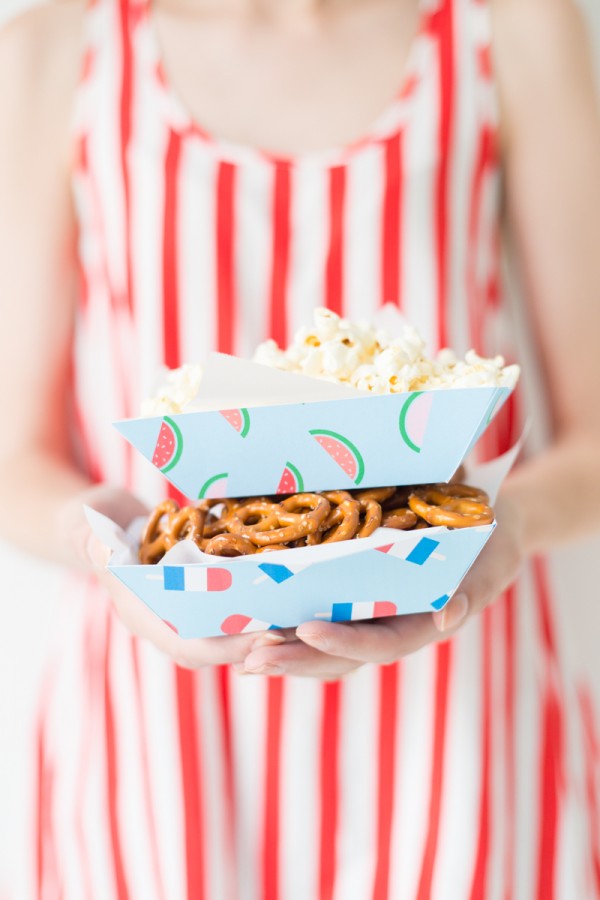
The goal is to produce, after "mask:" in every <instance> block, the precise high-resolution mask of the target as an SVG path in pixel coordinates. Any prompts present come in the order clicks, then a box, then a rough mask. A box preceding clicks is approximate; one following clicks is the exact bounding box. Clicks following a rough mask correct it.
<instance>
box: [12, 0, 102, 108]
mask: <svg viewBox="0 0 600 900" xmlns="http://www.w3.org/2000/svg"><path fill="white" fill-rule="evenodd" d="M84 15H85V2H84V0H50V2H45V3H42V4H40V5H37V6H34V7H32V8H30V9H27V10H25V11H23V12H22V13H20V14H18V15H16V16H14V17H13V18H11V19H9V20H8V22H6V23H5V24H4V25H2V27H0V84H2V85H3V91H2V92H4V88H5V86H6V87H8V88H9V89H10V90H11V92H13V93H16V92H18V93H20V94H22V95H23V94H26V93H27V92H29V91H35V92H36V93H43V94H44V95H45V96H47V93H48V92H51V91H53V90H64V89H68V87H69V85H72V84H74V83H75V82H76V78H77V71H78V65H79V60H80V56H81V50H82V34H83V19H84Z"/></svg>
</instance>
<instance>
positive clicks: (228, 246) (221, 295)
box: [216, 162, 236, 353]
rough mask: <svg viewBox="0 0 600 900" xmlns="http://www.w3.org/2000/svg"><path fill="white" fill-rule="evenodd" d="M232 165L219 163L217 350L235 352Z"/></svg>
mask: <svg viewBox="0 0 600 900" xmlns="http://www.w3.org/2000/svg"><path fill="white" fill-rule="evenodd" d="M234 198H235V166H233V165H232V164H231V163H226V162H221V163H220V164H219V171H218V175H217V221H216V229H217V347H218V349H219V350H220V351H221V353H233V352H234V345H235V339H234V334H235V331H234V322H235V314H236V296H235V275H234V272H235V269H234V266H235V254H234V248H235V243H234V231H235V205H234Z"/></svg>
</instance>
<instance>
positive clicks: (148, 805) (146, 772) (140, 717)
mask: <svg viewBox="0 0 600 900" xmlns="http://www.w3.org/2000/svg"><path fill="white" fill-rule="evenodd" d="M129 645H130V648H131V662H132V665H133V682H134V690H135V699H136V712H137V725H138V731H139V734H140V736H141V740H140V764H141V770H142V782H143V785H144V788H143V789H144V806H145V817H146V821H147V824H148V833H149V837H150V865H151V866H152V878H153V881H154V885H155V886H156V892H157V894H158V896H159V897H165V889H164V885H163V883H162V875H161V872H160V865H159V861H158V838H157V834H156V822H155V819H154V807H153V805H152V793H151V789H150V766H149V763H148V749H147V744H146V735H147V731H146V721H145V715H144V703H143V698H142V683H141V677H140V662H139V653H138V639H137V638H136V637H131V638H130V640H129Z"/></svg>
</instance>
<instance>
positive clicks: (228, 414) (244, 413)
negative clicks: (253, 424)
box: [219, 409, 250, 438]
mask: <svg viewBox="0 0 600 900" xmlns="http://www.w3.org/2000/svg"><path fill="white" fill-rule="evenodd" d="M219 412H220V413H221V415H222V416H223V418H224V419H227V421H228V422H229V424H230V425H231V426H232V427H233V428H235V430H236V431H237V433H238V434H239V436H240V437H243V438H244V437H246V435H247V434H248V432H249V431H250V413H249V412H248V410H247V409H220V410H219Z"/></svg>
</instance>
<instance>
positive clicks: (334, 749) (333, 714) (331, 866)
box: [319, 681, 341, 900]
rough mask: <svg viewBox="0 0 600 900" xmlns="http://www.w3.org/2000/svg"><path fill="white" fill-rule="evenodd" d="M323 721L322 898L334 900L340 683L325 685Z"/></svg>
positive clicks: (320, 875) (321, 790)
mask: <svg viewBox="0 0 600 900" xmlns="http://www.w3.org/2000/svg"><path fill="white" fill-rule="evenodd" d="M322 696H323V707H322V709H323V711H322V718H321V748H320V750H321V752H320V798H321V821H320V841H319V898H320V900H331V897H332V896H333V890H334V886H335V864H336V852H335V851H336V838H337V824H338V795H339V760H338V745H339V724H340V696H341V684H340V682H339V681H330V682H327V683H326V684H324V685H323V688H322Z"/></svg>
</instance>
